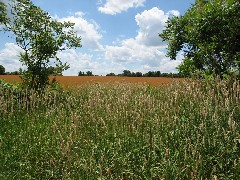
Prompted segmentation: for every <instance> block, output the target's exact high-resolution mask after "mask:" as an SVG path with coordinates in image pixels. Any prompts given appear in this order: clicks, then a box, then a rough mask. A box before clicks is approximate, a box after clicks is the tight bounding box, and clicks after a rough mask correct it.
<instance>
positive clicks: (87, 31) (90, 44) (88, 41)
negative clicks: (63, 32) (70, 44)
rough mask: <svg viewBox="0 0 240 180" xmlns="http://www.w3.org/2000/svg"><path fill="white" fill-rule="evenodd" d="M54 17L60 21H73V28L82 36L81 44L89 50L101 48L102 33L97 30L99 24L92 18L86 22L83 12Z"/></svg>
mask: <svg viewBox="0 0 240 180" xmlns="http://www.w3.org/2000/svg"><path fill="white" fill-rule="evenodd" d="M56 19H57V20H58V21H60V22H63V21H70V22H73V23H75V26H74V30H75V31H76V33H77V34H78V35H79V36H81V38H82V43H81V44H82V46H83V47H85V48H88V49H91V50H102V49H103V47H102V45H101V44H100V42H99V41H100V39H101V38H102V35H101V34H100V33H99V32H98V30H100V26H99V25H98V24H97V23H96V22H95V21H93V20H92V22H88V21H87V20H86V19H84V13H82V12H76V13H75V14H74V15H73V16H68V17H64V18H58V17H56Z"/></svg>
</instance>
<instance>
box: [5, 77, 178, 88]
mask: <svg viewBox="0 0 240 180" xmlns="http://www.w3.org/2000/svg"><path fill="white" fill-rule="evenodd" d="M54 77H56V80H57V82H59V83H60V84H62V85H64V86H77V85H82V84H89V83H90V84H91V83H142V84H149V85H154V86H158V85H163V84H168V83H171V82H173V81H182V80H183V78H164V77H118V76H54ZM54 77H53V76H51V77H50V81H51V80H52V79H53V78H54ZM0 79H4V80H6V81H7V82H11V83H14V82H21V78H20V77H19V76H17V75H0Z"/></svg>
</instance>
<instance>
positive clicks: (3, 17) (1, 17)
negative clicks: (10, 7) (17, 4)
mask: <svg viewBox="0 0 240 180" xmlns="http://www.w3.org/2000/svg"><path fill="white" fill-rule="evenodd" d="M6 22H7V12H6V5H5V4H4V3H3V2H0V24H2V23H6Z"/></svg>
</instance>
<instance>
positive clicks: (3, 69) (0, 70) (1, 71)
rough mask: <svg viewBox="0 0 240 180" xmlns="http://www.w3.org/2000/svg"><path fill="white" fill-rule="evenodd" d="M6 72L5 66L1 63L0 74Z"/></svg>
mask: <svg viewBox="0 0 240 180" xmlns="http://www.w3.org/2000/svg"><path fill="white" fill-rule="evenodd" d="M4 74H5V68H4V67H3V66H2V65H1V64H0V75H4Z"/></svg>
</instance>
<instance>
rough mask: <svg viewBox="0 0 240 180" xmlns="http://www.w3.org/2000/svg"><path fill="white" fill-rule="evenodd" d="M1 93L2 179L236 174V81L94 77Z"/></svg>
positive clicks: (239, 146)
mask: <svg viewBox="0 0 240 180" xmlns="http://www.w3.org/2000/svg"><path fill="white" fill-rule="evenodd" d="M0 88H1V87H0ZM0 92H3V91H1V90H0ZM3 96H5V98H3ZM0 99H1V101H0V107H1V108H0V117H1V126H0V132H1V134H0V152H1V153H0V178H1V179H239V177H240V163H239V161H240V158H239V153H240V137H239V132H240V126H239V119H240V113H239V112H240V106H239V103H240V82H239V81H234V82H233V83H229V82H228V81H219V80H217V81H206V82H201V81H187V82H181V83H180V84H178V83H175V84H169V85H168V86H162V87H151V86H143V85H134V84H109V85H106V84H105V85H102V84H92V85H86V86H79V87H76V88H74V89H68V90H66V89H65V90H64V91H56V92H54V93H51V92H48V91H46V93H45V94H43V95H42V96H39V94H38V93H37V92H34V91H31V93H30V94H29V98H28V99H29V100H28V101H27V103H14V101H13V100H12V99H13V96H12V94H11V93H6V94H4V95H3V94H0ZM66 102H68V103H66ZM189 107H191V108H189Z"/></svg>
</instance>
